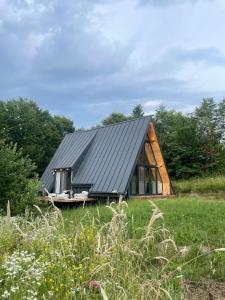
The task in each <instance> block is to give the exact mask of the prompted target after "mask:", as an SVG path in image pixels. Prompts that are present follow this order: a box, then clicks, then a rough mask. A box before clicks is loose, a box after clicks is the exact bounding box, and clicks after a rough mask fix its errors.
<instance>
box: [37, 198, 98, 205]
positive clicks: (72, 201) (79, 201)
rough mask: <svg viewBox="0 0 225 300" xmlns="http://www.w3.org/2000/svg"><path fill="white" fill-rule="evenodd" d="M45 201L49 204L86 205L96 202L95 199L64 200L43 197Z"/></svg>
mask: <svg viewBox="0 0 225 300" xmlns="http://www.w3.org/2000/svg"><path fill="white" fill-rule="evenodd" d="M42 199H43V200H45V201H48V202H52V201H53V202H54V203H83V204H85V203H86V202H95V201H96V199H95V198H87V199H84V198H63V197H52V198H49V197H43V198H42Z"/></svg>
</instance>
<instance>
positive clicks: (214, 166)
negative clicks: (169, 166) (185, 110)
mask: <svg viewBox="0 0 225 300" xmlns="http://www.w3.org/2000/svg"><path fill="white" fill-rule="evenodd" d="M219 108H220V110H218V104H217V103H216V102H215V101H214V100H213V99H212V98H209V99H203V101H202V103H201V105H200V106H199V107H198V108H196V110H195V112H194V117H195V119H196V122H197V137H198V141H199V143H200V144H201V147H202V154H203V156H204V158H205V159H204V165H203V166H202V168H203V172H206V171H207V172H214V173H215V172H218V171H224V170H223V166H224V155H225V153H224V146H223V144H222V143H221V141H222V138H223V135H222V133H223V131H222V130H220V126H222V123H221V124H220V122H218V118H219V112H221V114H222V102H221V104H219ZM220 119H221V120H222V118H220ZM221 156H222V157H221Z"/></svg>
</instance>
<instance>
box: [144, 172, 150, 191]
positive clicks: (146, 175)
mask: <svg viewBox="0 0 225 300" xmlns="http://www.w3.org/2000/svg"><path fill="white" fill-rule="evenodd" d="M149 182H150V181H149V168H145V194H149V193H150V189H149Z"/></svg>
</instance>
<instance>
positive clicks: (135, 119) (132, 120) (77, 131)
mask: <svg viewBox="0 0 225 300" xmlns="http://www.w3.org/2000/svg"><path fill="white" fill-rule="evenodd" d="M145 118H151V119H152V115H146V116H143V117H140V118H134V119H131V120H126V121H121V122H118V123H113V124H108V125H102V126H101V125H100V126H96V127H94V128H90V129H78V130H76V131H74V132H69V133H66V134H65V136H66V135H69V134H75V133H80V132H87V131H91V130H97V129H100V128H105V127H110V126H115V125H119V124H122V123H128V122H134V121H137V120H140V119H145Z"/></svg>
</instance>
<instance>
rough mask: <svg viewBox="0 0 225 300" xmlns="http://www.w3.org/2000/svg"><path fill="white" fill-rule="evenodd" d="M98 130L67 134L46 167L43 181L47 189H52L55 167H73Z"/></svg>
mask: <svg viewBox="0 0 225 300" xmlns="http://www.w3.org/2000/svg"><path fill="white" fill-rule="evenodd" d="M96 133H97V130H96V129H92V130H89V131H77V132H75V133H70V134H66V135H65V137H64V138H63V140H62V142H61V144H60V145H59V147H58V149H57V150H56V152H55V154H54V156H53V158H52V160H51V161H50V163H49V165H48V167H47V168H46V169H45V171H44V173H43V175H42V177H41V181H42V182H43V183H44V186H45V187H46V188H47V189H51V186H52V184H53V181H54V176H53V174H52V170H53V169H59V168H72V167H73V166H74V164H75V163H76V161H77V160H78V159H79V157H80V156H81V155H82V153H83V152H84V151H85V149H86V148H87V147H88V146H89V145H90V143H91V141H92V140H93V138H94V136H95V135H96Z"/></svg>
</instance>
